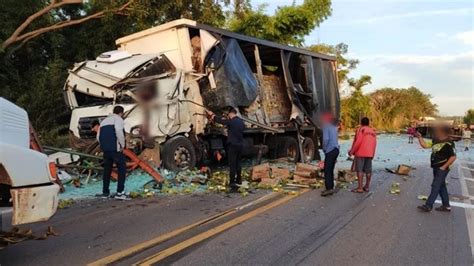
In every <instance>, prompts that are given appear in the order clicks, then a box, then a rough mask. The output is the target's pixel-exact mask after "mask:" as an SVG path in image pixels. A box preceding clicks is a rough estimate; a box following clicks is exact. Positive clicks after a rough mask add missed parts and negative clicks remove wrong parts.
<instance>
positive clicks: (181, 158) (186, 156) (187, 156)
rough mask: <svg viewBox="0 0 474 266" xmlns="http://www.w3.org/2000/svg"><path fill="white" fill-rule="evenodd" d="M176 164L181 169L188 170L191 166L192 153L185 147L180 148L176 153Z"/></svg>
mask: <svg viewBox="0 0 474 266" xmlns="http://www.w3.org/2000/svg"><path fill="white" fill-rule="evenodd" d="M174 162H175V164H176V166H177V167H178V168H180V169H186V168H188V167H189V165H190V164H191V152H190V151H189V150H188V149H187V148H186V147H184V146H179V147H177V148H176V150H175V152H174Z"/></svg>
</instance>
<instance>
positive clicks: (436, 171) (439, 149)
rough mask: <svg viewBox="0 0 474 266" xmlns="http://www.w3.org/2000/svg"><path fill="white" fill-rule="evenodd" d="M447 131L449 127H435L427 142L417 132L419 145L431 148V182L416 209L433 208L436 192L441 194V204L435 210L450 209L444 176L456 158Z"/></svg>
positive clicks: (448, 210) (428, 210)
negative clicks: (423, 202) (422, 200)
mask: <svg viewBox="0 0 474 266" xmlns="http://www.w3.org/2000/svg"><path fill="white" fill-rule="evenodd" d="M449 132H450V129H449V128H443V127H435V128H434V131H433V133H434V138H433V141H432V142H428V143H427V142H425V140H424V139H423V137H422V136H421V135H420V134H417V138H418V141H419V143H420V146H421V147H423V148H425V149H429V148H431V149H432V152H431V168H433V182H432V184H431V192H430V195H429V196H428V199H427V200H426V202H425V204H423V205H421V206H418V209H419V210H421V211H423V212H430V211H431V210H432V209H433V204H434V202H435V200H436V198H437V197H438V194H439V195H440V196H441V201H442V204H443V205H442V206H440V207H437V208H435V210H437V211H444V212H450V211H451V206H450V204H449V195H448V188H447V186H446V176H447V175H448V173H449V168H450V166H451V165H452V164H453V163H454V161H455V160H456V149H455V146H454V142H453V141H452V140H451V139H450V137H449Z"/></svg>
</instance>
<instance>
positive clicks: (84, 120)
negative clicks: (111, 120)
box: [78, 116, 107, 139]
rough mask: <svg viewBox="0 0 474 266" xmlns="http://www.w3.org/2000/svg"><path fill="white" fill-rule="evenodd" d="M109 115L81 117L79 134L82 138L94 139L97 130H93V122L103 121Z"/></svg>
mask: <svg viewBox="0 0 474 266" xmlns="http://www.w3.org/2000/svg"><path fill="white" fill-rule="evenodd" d="M106 117H107V116H90V117H81V118H79V125H78V127H79V136H80V137H81V139H93V138H95V137H96V135H95V132H92V130H91V129H92V128H91V123H92V121H94V120H98V121H99V123H100V122H102V120H104V119H105V118H106Z"/></svg>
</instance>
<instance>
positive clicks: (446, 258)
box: [0, 155, 474, 265]
mask: <svg viewBox="0 0 474 266" xmlns="http://www.w3.org/2000/svg"><path fill="white" fill-rule="evenodd" d="M416 167H417V169H416V170H414V171H412V173H411V175H410V177H409V178H408V180H406V181H404V180H403V179H402V178H401V177H399V176H396V175H393V174H389V173H387V172H385V171H383V170H377V171H376V172H375V173H374V182H373V186H372V191H371V192H370V193H364V194H354V193H351V192H349V191H348V190H344V189H343V190H341V191H339V193H337V194H335V195H334V196H332V197H329V198H323V197H321V196H320V195H319V194H320V190H312V191H309V192H306V193H303V194H301V195H300V196H297V197H295V198H294V199H292V200H290V201H288V202H286V203H284V204H282V205H279V206H277V207H275V208H273V209H270V210H268V211H266V212H263V213H261V214H258V215H256V216H255V217H252V218H250V219H248V220H246V221H244V222H243V223H241V224H238V225H236V226H234V227H232V228H230V229H229V230H226V231H224V232H222V233H220V234H217V235H215V236H213V237H211V238H209V239H206V240H203V241H201V242H198V243H196V244H195V245H192V246H191V247H189V248H187V249H184V250H183V251H181V252H177V253H174V254H171V255H170V256H169V257H167V258H166V259H164V260H162V261H161V262H160V263H161V264H176V265H191V264H192V265H233V264H240V265H242V264H244V265H257V264H258V265H260V264H265V265H266V264H276V265H294V264H303V265H322V264H331V265H402V264H403V265H473V263H474V259H473V253H472V246H471V245H473V244H474V243H472V242H471V243H470V241H473V240H474V239H473V238H472V235H473V234H474V232H473V231H474V218H473V217H474V213H473V211H474V209H472V208H474V206H473V204H474V200H473V199H474V176H473V172H474V161H473V158H472V156H471V157H469V156H462V155H461V156H460V159H459V160H458V162H457V163H456V166H455V167H454V168H453V169H452V171H451V173H450V174H449V177H448V180H449V186H448V190H449V192H450V194H452V195H453V200H455V201H456V202H457V203H453V205H454V204H457V205H459V206H460V207H453V211H452V212H451V213H439V212H435V211H433V212H431V213H420V212H418V211H417V209H416V206H417V205H420V204H422V201H420V200H418V199H417V196H418V195H420V194H423V195H427V194H428V193H429V186H430V183H431V173H430V169H429V168H428V167H427V166H426V165H417V166H416ZM471 169H473V170H471ZM392 182H399V183H400V188H401V193H400V195H392V194H389V193H388V191H389V188H390V185H391V184H392ZM270 193H272V192H269V191H259V192H257V193H255V194H250V195H249V196H248V197H241V196H240V195H239V194H235V195H232V196H231V197H226V196H225V195H218V194H205V195H185V196H173V197H158V198H153V199H145V200H133V201H128V202H119V201H113V200H95V201H87V202H82V203H79V204H75V205H73V206H72V207H70V208H68V209H63V210H59V212H58V213H57V214H56V215H55V216H54V217H53V218H52V219H51V220H50V221H48V222H45V223H40V224H36V225H34V226H32V227H31V228H32V229H33V230H34V232H44V231H45V230H46V228H47V226H49V225H51V226H53V228H54V230H55V231H57V232H58V233H59V234H60V235H59V236H56V237H54V236H53V237H50V238H48V239H47V240H38V241H25V242H21V243H19V244H15V245H11V246H9V247H8V248H7V249H5V250H3V251H0V264H1V265H84V264H87V263H90V262H93V261H95V260H98V259H100V258H103V257H105V256H108V255H111V254H114V253H115V252H118V251H121V250H124V249H126V248H128V247H130V246H134V245H137V244H140V243H142V242H144V241H146V240H148V239H152V238H154V237H157V236H160V235H163V234H165V233H167V232H170V231H173V230H175V229H177V228H180V227H182V226H185V225H188V224H191V223H193V222H195V221H198V220H201V219H204V218H206V217H209V216H211V215H214V214H216V213H219V212H222V211H224V210H227V209H229V208H232V207H236V206H240V205H242V204H245V203H248V202H252V201H254V200H255V199H258V198H260V197H262V196H264V195H268V194H270ZM456 195H464V196H469V197H471V198H464V199H462V200H460V199H459V197H458V198H456ZM281 197H284V196H283V195H281V196H276V197H275V199H273V200H276V199H278V198H281ZM271 201H272V200H269V201H268V202H271ZM459 202H462V204H458V203H459ZM265 204H267V202H261V203H259V204H256V205H255V206H254V207H250V208H249V211H250V210H251V209H252V208H254V209H255V208H259V207H260V206H264V205H265ZM239 215H241V214H240V213H236V214H234V215H231V216H229V217H227V218H225V219H223V221H222V222H216V223H211V224H209V225H206V226H203V227H200V228H195V229H193V230H190V231H189V232H186V233H185V234H182V235H180V236H179V237H177V238H176V239H173V240H170V241H169V242H167V243H163V244H161V245H158V246H156V247H153V248H150V249H148V250H146V251H144V252H142V253H139V254H138V255H135V256H132V257H128V258H125V259H124V260H122V261H120V262H118V263H117V264H119V265H130V264H133V263H135V262H137V261H139V260H142V259H143V258H146V257H147V256H150V255H153V254H155V253H157V252H159V251H160V250H162V249H164V248H168V247H172V246H174V245H176V244H179V243H181V242H182V241H184V240H186V239H188V238H190V237H192V236H194V235H196V234H199V233H203V232H207V231H208V230H210V229H212V228H215V227H216V226H218V225H219V224H221V223H223V222H226V221H232V220H233V219H235V218H236V217H239ZM468 225H469V226H468ZM469 227H470V228H469ZM470 237H471V239H470Z"/></svg>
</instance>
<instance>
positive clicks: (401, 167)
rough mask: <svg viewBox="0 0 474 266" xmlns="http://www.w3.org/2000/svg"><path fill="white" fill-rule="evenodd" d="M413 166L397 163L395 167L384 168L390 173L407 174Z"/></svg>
mask: <svg viewBox="0 0 474 266" xmlns="http://www.w3.org/2000/svg"><path fill="white" fill-rule="evenodd" d="M414 169H415V168H413V167H411V166H409V165H406V164H400V165H398V167H397V169H390V168H385V170H386V171H387V172H389V173H392V174H397V175H408V174H409V173H410V171H411V170H414Z"/></svg>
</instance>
